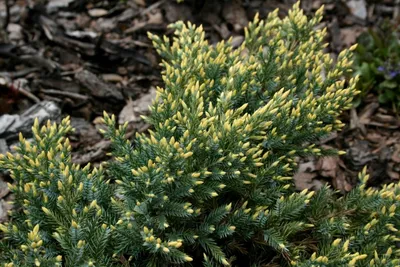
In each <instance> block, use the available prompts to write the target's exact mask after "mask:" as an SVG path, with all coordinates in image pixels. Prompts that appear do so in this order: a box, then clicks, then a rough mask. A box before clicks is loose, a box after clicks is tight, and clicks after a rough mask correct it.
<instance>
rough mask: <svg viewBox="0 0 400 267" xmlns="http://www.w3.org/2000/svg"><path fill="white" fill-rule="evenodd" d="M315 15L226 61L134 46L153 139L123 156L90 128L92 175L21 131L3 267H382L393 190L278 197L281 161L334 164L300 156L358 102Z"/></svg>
mask: <svg viewBox="0 0 400 267" xmlns="http://www.w3.org/2000/svg"><path fill="white" fill-rule="evenodd" d="M322 13H323V9H322V8H321V9H320V10H318V11H317V12H316V14H315V16H314V17H313V18H311V19H309V20H308V19H307V18H306V16H305V15H304V14H303V12H302V11H301V9H300V8H299V4H296V5H295V6H294V7H293V9H292V10H291V11H290V12H289V14H288V16H287V17H286V18H284V19H280V18H279V17H278V15H277V14H278V12H277V11H275V12H273V13H271V14H270V15H269V16H268V18H267V19H266V20H259V19H258V17H256V18H255V19H254V21H253V22H252V23H250V25H249V27H248V28H247V29H246V36H245V42H244V43H243V44H242V45H241V46H240V47H239V48H238V49H236V50H235V49H233V48H232V46H231V44H230V42H229V41H228V42H221V43H218V44H217V45H215V46H212V45H210V44H208V42H207V40H205V36H204V32H203V30H202V28H201V27H196V26H194V25H192V24H190V23H187V24H185V23H183V22H177V23H175V24H173V25H171V28H173V29H175V36H174V37H173V39H172V40H170V39H169V38H168V37H164V38H160V37H158V36H155V35H152V34H149V37H150V38H151V39H152V41H153V44H154V47H155V48H156V50H157V51H158V53H159V54H160V55H161V57H162V58H163V61H162V66H163V68H164V71H163V79H164V82H165V87H164V88H158V90H157V97H156V99H155V100H154V102H153V104H152V106H151V111H152V113H151V115H150V116H149V117H148V118H146V119H147V121H148V122H150V123H151V125H152V126H153V129H152V130H151V131H149V133H148V134H137V136H136V138H135V139H134V141H133V142H130V141H128V140H127V139H126V138H125V131H126V125H121V126H116V120H115V118H114V116H109V115H108V114H105V115H104V123H105V124H106V125H107V126H108V128H107V129H106V130H104V131H103V134H104V135H105V136H106V137H107V138H109V139H110V140H111V141H112V143H113V152H112V156H113V160H111V161H109V162H105V163H104V164H102V165H101V166H100V167H99V168H93V169H92V168H90V165H88V166H85V167H83V168H81V167H80V166H79V165H76V164H73V163H72V162H71V154H70V153H71V147H70V144H69V141H68V139H67V138H66V134H67V133H68V132H69V131H71V129H72V128H71V126H70V125H69V120H68V118H67V119H64V120H63V121H62V122H61V123H60V125H56V124H51V123H48V124H47V125H44V126H42V127H40V125H39V123H37V122H36V123H35V125H34V126H33V128H32V130H33V137H34V138H33V140H32V141H28V140H25V139H24V137H23V136H20V144H19V146H18V147H17V148H16V153H15V154H11V153H9V154H7V155H5V156H1V159H0V166H1V168H4V169H6V170H8V171H9V172H10V175H11V177H12V178H13V179H14V180H15V183H14V184H10V185H9V186H10V189H11V190H12V191H13V192H14V194H15V203H14V207H15V208H14V211H13V213H12V214H11V221H10V222H9V223H6V224H4V225H1V226H0V230H1V231H2V233H3V235H2V240H1V241H2V242H1V244H0V249H1V250H0V251H1V253H0V262H2V263H3V266H57V265H58V266H174V265H186V266H229V265H231V266H368V265H369V266H397V265H398V264H399V260H398V256H399V250H398V249H397V248H396V245H395V244H396V242H398V241H399V237H398V230H397V228H398V227H399V219H400V217H399V212H398V208H397V206H398V205H399V201H400V197H399V193H400V192H399V191H400V189H399V186H398V184H396V185H395V184H391V185H387V186H384V187H383V188H380V189H373V188H366V183H367V180H368V175H367V174H366V172H365V171H363V172H362V173H360V175H359V178H360V184H359V185H358V187H356V188H354V189H353V190H352V191H351V192H350V193H349V194H347V195H346V196H342V195H339V194H338V193H337V192H335V191H333V190H331V189H330V188H329V187H324V188H322V189H321V190H319V191H318V192H308V191H307V190H305V191H302V192H296V191H295V189H294V187H293V184H292V174H293V171H294V169H295V168H296V158H298V157H303V156H307V155H315V156H325V155H337V154H340V153H341V152H340V151H335V150H330V149H324V148H321V147H318V146H317V145H315V144H316V142H317V141H318V140H319V138H321V137H324V136H326V135H327V134H328V133H330V132H331V131H332V130H336V129H340V128H341V127H343V123H342V122H341V121H340V120H338V118H337V117H338V115H339V114H340V112H341V111H342V110H344V109H348V108H350V106H351V103H352V100H353V97H354V96H355V95H356V94H357V91H356V83H357V78H353V79H351V80H349V81H346V80H345V79H344V78H343V77H344V74H346V73H347V72H349V71H350V70H351V69H350V67H351V65H352V55H351V54H352V50H354V49H355V47H352V48H350V49H348V50H345V51H343V52H341V53H340V54H339V57H338V59H337V62H334V61H333V59H331V57H330V56H329V54H327V53H324V51H323V49H324V47H325V43H324V41H323V40H324V36H325V33H326V29H319V30H315V26H316V25H317V23H318V22H319V21H320V20H321V19H322Z"/></svg>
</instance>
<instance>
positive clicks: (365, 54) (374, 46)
mask: <svg viewBox="0 0 400 267" xmlns="http://www.w3.org/2000/svg"><path fill="white" fill-rule="evenodd" d="M357 41H358V44H359V45H358V47H357V50H356V60H355V66H356V69H357V72H359V73H360V77H361V79H360V81H359V83H358V89H359V90H360V91H361V92H362V94H361V95H366V94H367V93H369V92H376V93H377V94H378V96H379V98H378V99H379V102H381V103H383V104H388V105H389V106H391V107H393V109H394V110H398V108H399V106H400V98H399V93H400V91H399V90H400V27H399V25H398V24H395V23H393V22H390V21H388V20H385V21H383V22H381V23H380V24H378V25H377V27H375V28H371V29H369V30H368V32H365V33H363V34H361V36H360V37H359V38H358V39H357Z"/></svg>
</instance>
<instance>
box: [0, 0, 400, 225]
mask: <svg viewBox="0 0 400 267" xmlns="http://www.w3.org/2000/svg"><path fill="white" fill-rule="evenodd" d="M4 2H8V7H9V8H8V9H7V8H6V5H5V3H4ZM294 2H295V1H272V0H271V1H265V0H264V1H262V0H259V1H257V0H252V1H250V0H242V1H240V0H237V1H234V0H226V1H223V0H221V1H212V0H208V1H206V0H203V1H200V0H192V1H190V0H186V1H185V2H184V3H181V4H177V3H176V1H173V0H161V1H145V0H125V1H123V0H120V1H88V0H51V1H44V0H43V1H24V0H15V1H13V0H8V1H3V2H2V3H0V21H1V22H3V26H4V27H3V28H2V29H1V30H0V153H4V152H6V151H9V150H10V147H11V146H12V145H13V144H14V143H15V142H16V141H17V134H18V132H19V131H22V132H23V133H24V135H25V136H29V134H30V126H31V124H32V122H33V118H34V117H36V116H39V118H41V120H42V121H45V120H47V119H49V118H50V119H53V120H57V119H58V118H60V117H63V116H65V115H67V114H68V115H71V117H72V125H73V126H74V127H75V128H76V132H75V134H74V135H73V136H71V144H72V145H73V148H74V152H73V160H74V161H75V162H77V163H81V164H86V163H88V162H100V161H101V160H105V159H106V158H107V157H106V153H107V151H108V149H109V142H108V141H106V140H103V139H102V138H101V136H100V135H99V134H98V132H97V128H99V127H101V125H100V120H99V118H100V116H101V114H102V112H103V110H106V111H107V112H110V113H114V114H119V115H118V119H119V122H120V123H124V122H126V121H128V122H129V123H130V131H129V133H128V135H129V136H132V134H134V132H136V131H145V130H146V129H147V128H148V126H147V125H146V124H145V123H144V122H142V121H141V119H140V115H141V114H144V113H146V111H147V106H148V105H149V104H150V101H151V99H152V97H153V96H154V92H155V87H156V86H161V85H162V82H161V79H160V75H159V71H160V70H159V67H158V62H159V59H158V57H157V55H156V54H155V51H154V50H153V49H152V45H151V43H150V41H149V40H148V39H147V36H146V32H147V31H151V32H153V33H156V34H167V35H168V34H171V32H170V31H169V30H168V29H167V25H168V24H169V23H171V22H175V21H177V20H190V21H192V22H195V23H196V24H200V23H201V24H203V25H204V28H205V30H206V32H207V37H208V38H209V40H210V42H211V43H216V42H218V41H219V40H221V39H227V38H229V37H232V38H233V43H234V44H235V45H240V43H241V42H242V41H243V28H244V27H245V26H246V25H247V23H248V21H249V20H251V19H252V17H253V16H254V15H255V13H256V12H259V13H260V17H262V18H264V17H266V15H267V14H268V12H270V11H272V10H274V9H275V8H280V10H281V11H280V12H281V13H280V14H281V15H282V16H283V15H285V14H287V10H288V9H289V8H290V6H291V5H292V4H293V3H294ZM376 2H377V3H373V1H371V3H366V2H364V1H363V0H359V1H342V2H341V1H333V0H332V1H329V0H320V1H312V0H308V1H306V0H303V1H302V7H303V9H304V10H305V11H306V12H307V13H309V14H311V13H312V12H314V11H315V10H316V9H318V8H319V7H320V6H321V5H322V4H325V5H326V17H325V20H324V21H323V23H322V24H321V25H320V26H321V27H324V26H326V27H328V29H329V40H328V41H329V42H330V46H329V48H328V49H330V51H331V52H332V55H333V56H335V54H336V53H337V52H338V51H340V50H341V49H343V48H344V47H347V46H349V45H351V44H353V43H354V42H355V40H356V37H357V36H358V35H359V34H360V33H361V32H363V31H365V30H366V28H367V27H368V26H371V25H373V24H374V23H376V22H378V21H379V20H381V19H383V18H384V17H390V18H395V17H398V15H399V13H400V4H399V3H397V2H398V1H397V2H396V1H392V0H388V1H376ZM396 3H397V4H396ZM1 5H2V6H1ZM7 10H8V11H7ZM7 18H8V19H7ZM343 116H344V122H346V123H347V124H348V126H347V127H346V129H345V130H344V131H343V132H342V133H335V134H333V135H332V136H331V137H330V138H328V139H327V140H324V141H322V143H323V144H324V145H328V146H333V147H336V148H340V149H342V150H345V151H347V152H348V153H347V155H345V156H343V157H341V158H324V159H319V160H313V159H302V163H301V164H300V170H299V173H298V174H297V175H296V177H295V179H296V186H297V187H298V188H299V189H302V188H318V187H320V186H321V184H322V183H325V182H328V183H332V184H333V186H334V187H335V188H337V189H339V190H342V191H348V190H350V189H351V188H352V186H354V184H355V183H356V173H357V172H358V171H359V170H360V169H361V168H362V167H363V166H364V165H368V166H369V168H370V172H371V174H372V184H375V185H377V184H380V183H383V182H388V181H390V180H398V179H399V176H400V175H399V172H398V171H399V169H400V155H399V152H400V142H399V139H400V132H399V130H398V129H399V126H400V122H399V120H398V118H397V117H396V116H394V115H393V114H392V112H391V111H390V109H387V108H385V107H380V106H379V104H378V103H377V100H376V97H375V96H373V95H371V96H368V97H367V98H366V99H365V100H364V104H362V105H361V106H359V107H358V108H357V109H354V110H352V111H351V112H348V113H346V114H344V115H343ZM6 181H9V180H8V177H7V175H6V174H0V222H1V221H3V220H6V219H7V218H6V217H7V216H6V210H7V209H9V208H10V206H9V205H8V204H6V201H7V200H9V199H10V198H11V197H12V196H11V195H10V194H9V191H8V189H7V186H6V183H5V182H6Z"/></svg>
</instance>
